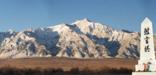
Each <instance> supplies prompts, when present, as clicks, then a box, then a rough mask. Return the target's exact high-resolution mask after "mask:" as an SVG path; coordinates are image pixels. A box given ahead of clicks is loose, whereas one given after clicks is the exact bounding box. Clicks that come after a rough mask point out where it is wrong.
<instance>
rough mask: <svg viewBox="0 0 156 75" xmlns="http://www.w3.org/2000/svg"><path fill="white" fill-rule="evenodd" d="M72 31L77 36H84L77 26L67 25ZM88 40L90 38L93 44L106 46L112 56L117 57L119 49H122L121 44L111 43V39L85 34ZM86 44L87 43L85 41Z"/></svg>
mask: <svg viewBox="0 0 156 75" xmlns="http://www.w3.org/2000/svg"><path fill="white" fill-rule="evenodd" d="M67 26H68V27H69V28H70V29H71V30H73V31H75V32H76V33H77V34H84V33H83V32H82V31H81V30H80V28H79V27H77V26H76V25H73V26H72V25H67ZM84 35H86V36H87V37H88V38H90V39H91V40H92V41H93V42H95V43H96V44H99V45H104V46H105V47H106V48H107V49H108V50H109V53H110V56H113V57H114V56H116V55H117V52H118V49H119V48H120V46H121V44H120V43H119V42H118V41H109V38H98V37H97V36H96V35H92V34H90V33H87V34H84ZM83 42H84V43H85V41H83Z"/></svg>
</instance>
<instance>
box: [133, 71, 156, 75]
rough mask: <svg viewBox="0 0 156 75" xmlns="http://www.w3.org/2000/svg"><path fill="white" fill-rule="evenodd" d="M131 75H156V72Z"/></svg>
mask: <svg viewBox="0 0 156 75" xmlns="http://www.w3.org/2000/svg"><path fill="white" fill-rule="evenodd" d="M132 75H156V72H132Z"/></svg>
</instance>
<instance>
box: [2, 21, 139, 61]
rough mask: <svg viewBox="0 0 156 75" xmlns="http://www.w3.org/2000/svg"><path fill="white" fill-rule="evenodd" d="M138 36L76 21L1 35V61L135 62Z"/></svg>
mask: <svg viewBox="0 0 156 75" xmlns="http://www.w3.org/2000/svg"><path fill="white" fill-rule="evenodd" d="M139 37H140V36H139V33H138V32H129V31H127V30H116V29H113V28H111V27H109V26H107V25H103V24H101V23H97V22H93V21H89V20H88V19H83V20H78V21H76V22H74V23H72V24H59V25H55V26H50V27H47V28H38V29H27V30H24V31H20V32H15V31H9V32H1V33H0V58H23V57H24V58H25V57H70V58H113V57H115V58H137V57H138V56H139Z"/></svg>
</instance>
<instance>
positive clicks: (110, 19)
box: [0, 0, 156, 32]
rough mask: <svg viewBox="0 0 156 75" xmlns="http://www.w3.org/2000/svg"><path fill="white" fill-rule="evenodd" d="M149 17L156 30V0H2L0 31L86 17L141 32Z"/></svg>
mask: <svg viewBox="0 0 156 75" xmlns="http://www.w3.org/2000/svg"><path fill="white" fill-rule="evenodd" d="M146 16H147V17H149V18H150V19H151V20H152V21H153V24H154V29H155V32H156V0H0V31H7V30H8V29H14V30H17V31H19V30H23V29H27V28H30V27H32V28H38V27H47V26H51V25H56V24H60V23H69V24H70V23H72V22H74V21H75V20H78V19H83V18H89V19H90V20H93V21H96V22H100V23H103V24H107V25H110V26H111V27H113V28H117V29H127V30H131V31H140V22H141V21H142V20H143V19H144V18H145V17H146Z"/></svg>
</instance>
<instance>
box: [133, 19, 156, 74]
mask: <svg viewBox="0 0 156 75" xmlns="http://www.w3.org/2000/svg"><path fill="white" fill-rule="evenodd" d="M135 71H136V72H133V73H132V75H156V59H155V50H154V40H153V27H152V22H151V21H150V20H149V19H148V18H145V19H144V21H143V22H142V23H141V39H140V59H139V60H138V64H137V65H135Z"/></svg>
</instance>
